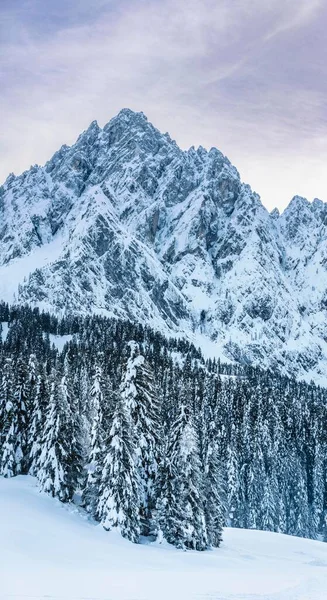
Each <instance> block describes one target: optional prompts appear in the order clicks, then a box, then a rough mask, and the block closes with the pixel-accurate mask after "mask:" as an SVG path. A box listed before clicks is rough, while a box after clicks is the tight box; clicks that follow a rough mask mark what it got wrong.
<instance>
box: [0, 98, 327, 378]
mask: <svg viewBox="0 0 327 600" xmlns="http://www.w3.org/2000/svg"><path fill="white" fill-rule="evenodd" d="M326 215H327V207H326V204H324V203H323V202H322V201H320V200H317V199H316V200H315V201H314V202H313V203H312V204H310V203H309V202H308V201H307V200H306V199H304V198H301V197H298V196H296V197H294V198H293V200H292V201H291V203H290V205H289V206H288V208H287V209H286V210H285V211H284V213H283V214H282V215H279V213H278V211H273V212H272V213H271V214H269V213H268V211H267V210H266V209H265V207H264V206H263V205H262V203H261V201H260V198H259V196H258V195H257V194H256V193H255V192H253V191H252V190H251V188H250V187H249V186H248V185H245V184H243V183H242V182H241V180H240V176H239V173H238V171H237V169H236V168H235V167H234V166H233V165H232V164H231V163H230V161H229V160H228V159H227V158H226V157H225V156H224V155H223V154H222V153H221V152H220V151H219V150H217V149H215V148H212V149H211V150H210V151H207V150H205V149H204V148H201V147H200V148H198V149H194V148H190V149H189V150H188V151H182V150H181V149H180V148H179V147H178V146H177V144H176V143H175V142H174V141H173V140H172V139H171V138H170V137H169V135H168V134H162V133H160V132H159V131H158V130H157V129H156V128H155V127H153V125H151V123H149V122H148V121H147V119H146V117H145V115H144V114H143V113H134V112H133V111H131V110H128V109H124V110H122V111H121V112H120V113H119V114H118V115H117V116H116V117H115V118H113V119H112V120H111V121H110V122H109V123H108V124H107V125H106V126H105V127H104V128H103V129H101V128H100V127H99V126H98V124H97V123H96V122H93V123H92V124H91V125H90V127H89V128H88V129H87V131H85V132H83V133H82V134H81V135H80V136H79V138H78V140H77V142H76V143H75V144H74V145H73V146H71V147H67V146H62V148H61V149H60V150H59V151H58V152H56V153H55V155H54V156H53V157H52V158H51V160H49V162H47V163H46V165H45V166H44V167H39V166H34V167H32V168H31V169H30V170H29V171H26V172H25V173H23V174H22V175H20V176H18V177H16V176H14V175H13V174H12V175H10V176H9V177H8V178H7V181H6V182H5V184H4V185H3V186H2V187H1V188H0V222H1V226H0V299H3V300H6V301H8V302H10V303H13V301H15V302H18V303H20V304H22V303H25V302H28V303H30V304H32V305H38V306H40V307H41V308H46V309H47V310H50V311H55V312H57V313H61V314H62V313H63V312H65V313H67V312H73V313H80V314H81V313H83V314H89V313H101V314H104V315H107V316H112V315H114V316H116V317H119V318H123V319H130V320H132V321H134V322H141V323H143V324H144V323H146V324H149V325H151V326H152V327H154V328H156V329H157V330H160V331H161V332H163V333H165V334H166V335H167V333H169V334H172V333H173V334H176V335H184V336H186V337H188V338H189V339H191V340H192V341H194V342H195V343H196V345H201V347H202V349H203V350H204V352H206V354H207V355H211V356H216V357H217V356H220V357H223V358H224V359H230V360H234V361H239V362H242V363H251V364H254V365H260V366H261V367H272V368H275V369H278V370H280V371H282V372H283V373H284V374H288V375H294V376H297V377H299V378H305V379H306V380H308V381H310V379H311V378H313V379H314V380H315V381H316V382H318V383H322V384H326V381H327V343H326V340H327V319H326V308H327V304H326V298H327V273H326V264H327V263H326V239H327V229H326Z"/></svg>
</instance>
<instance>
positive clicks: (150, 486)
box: [0, 304, 327, 550]
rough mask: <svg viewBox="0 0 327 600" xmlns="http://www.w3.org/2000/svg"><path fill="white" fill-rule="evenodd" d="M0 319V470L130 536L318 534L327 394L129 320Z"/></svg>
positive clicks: (21, 311)
mask: <svg viewBox="0 0 327 600" xmlns="http://www.w3.org/2000/svg"><path fill="white" fill-rule="evenodd" d="M0 322H3V323H7V324H8V334H7V335H6V336H4V335H3V336H2V338H1V336H0V474H1V475H3V476H5V477H12V476H15V475H17V474H20V473H30V474H32V475H35V476H36V477H37V478H38V480H39V482H40V485H41V487H42V489H43V490H45V491H47V492H48V493H50V494H52V495H54V496H56V497H58V498H60V499H61V500H62V501H72V500H73V498H74V494H81V495H82V502H83V504H84V506H85V508H86V509H87V510H88V511H89V513H90V514H91V515H92V516H93V517H94V518H95V519H98V520H99V521H100V522H101V523H102V524H103V525H104V526H105V527H106V528H107V529H111V528H113V527H117V528H119V530H120V531H121V533H122V535H124V536H125V537H127V538H129V539H131V540H133V541H134V542H137V541H139V536H140V535H151V536H152V538H153V537H154V536H156V535H160V536H164V538H165V539H166V540H167V541H169V542H171V543H173V544H175V545H176V546H179V547H182V548H194V549H198V550H202V549H204V548H207V547H210V546H218V545H219V544H220V541H221V534H222V527H223V525H224V524H228V525H231V526H235V527H247V528H259V529H266V530H272V531H281V532H285V533H290V534H292V535H298V536H304V537H310V538H313V539H315V538H318V537H319V536H322V537H323V538H324V539H325V540H327V534H326V531H327V526H326V522H327V510H326V509H327V452H326V450H327V448H326V446H327V426H326V425H327V392H326V390H324V389H322V388H320V387H317V386H315V385H314V384H313V383H311V384H305V383H301V382H297V381H295V380H293V379H291V378H287V377H283V376H281V375H280V374H278V373H272V372H269V371H267V372H264V371H261V370H259V369H256V368H253V367H251V366H242V365H231V364H229V365H225V364H222V363H221V362H220V361H219V360H218V361H216V360H212V359H210V360H207V361H206V360H204V358H203V357H202V355H201V353H200V351H199V350H198V349H196V348H195V347H194V346H193V345H192V344H190V343H189V342H187V341H186V340H179V339H166V338H165V337H164V336H163V335H161V334H160V333H158V332H155V331H153V330H151V329H149V328H147V327H144V326H142V325H139V324H135V323H130V322H122V321H119V320H114V319H107V318H104V317H99V316H92V317H87V318H82V317H77V316H69V315H66V316H65V318H63V319H59V318H57V317H54V316H52V315H49V314H47V313H41V312H40V311H39V310H38V309H31V308H29V307H9V306H7V305H5V304H0ZM62 335H66V336H67V335H69V336H70V337H69V341H68V342H67V343H66V344H65V346H64V347H63V348H62V349H61V350H58V348H57V347H56V344H54V342H55V341H56V337H55V336H62ZM1 339H2V341H1ZM59 339H60V338H59Z"/></svg>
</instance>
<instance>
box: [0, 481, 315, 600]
mask: <svg viewBox="0 0 327 600" xmlns="http://www.w3.org/2000/svg"><path fill="white" fill-rule="evenodd" d="M0 532H1V544H0V581H1V588H0V597H1V599H2V600H9V598H16V599H17V600H25V598H33V599H34V600H41V599H42V598H53V599H55V600H64V599H68V598H69V600H82V599H83V600H91V599H92V600H95V599H96V600H132V599H133V600H167V599H168V598H169V599H170V600H192V599H194V600H195V599H198V600H200V599H201V600H204V599H207V600H208V599H209V598H210V599H211V600H232V599H233V600H236V599H237V600H245V599H246V600H259V599H262V600H325V598H326V589H327V544H324V543H323V542H316V541H312V540H306V539H301V538H295V537H290V536H285V535H282V534H276V533H268V532H262V531H248V530H241V529H226V530H225V532H224V542H223V544H222V546H221V548H219V549H217V550H214V551H207V552H203V553H199V552H183V551H181V550H176V549H175V548H173V547H169V546H167V545H166V546H164V545H159V544H151V545H134V544H131V543H130V542H128V541H126V540H124V539H123V538H121V537H120V536H118V535H115V534H114V533H112V532H111V533H107V532H105V531H104V530H103V529H102V528H101V527H100V526H96V525H94V524H93V523H91V522H89V521H87V519H86V518H83V515H81V514H79V513H78V511H77V509H76V508H75V509H74V508H73V507H70V506H67V505H63V504H60V503H59V501H57V500H53V499H52V498H50V497H48V496H45V495H41V494H40V493H38V491H37V489H36V487H35V480H34V479H33V478H31V477H24V476H19V477H16V478H14V479H10V480H6V479H2V478H0Z"/></svg>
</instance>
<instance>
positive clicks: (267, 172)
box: [0, 0, 327, 208]
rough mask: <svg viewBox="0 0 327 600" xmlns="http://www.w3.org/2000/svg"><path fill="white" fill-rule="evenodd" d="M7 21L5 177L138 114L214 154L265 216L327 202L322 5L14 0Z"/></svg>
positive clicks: (4, 12)
mask: <svg viewBox="0 0 327 600" xmlns="http://www.w3.org/2000/svg"><path fill="white" fill-rule="evenodd" d="M1 23H2V32H0V39H1V40H2V41H1V46H0V51H1V58H0V63H1V64H0V73H1V91H2V94H1V114H2V115H3V127H2V130H1V138H0V150H1V154H2V160H1V171H0V179H4V178H5V177H6V175H7V174H8V172H10V171H15V172H19V171H21V170H23V169H24V168H27V167H28V166H29V165H30V164H31V163H35V162H41V163H42V162H44V161H45V160H47V158H49V156H50V155H51V154H52V153H53V152H54V151H55V150H56V149H57V148H58V147H59V146H60V145H61V144H62V143H72V142H73V141H74V139H75V138H76V137H77V135H78V133H79V132H80V131H81V130H82V129H84V128H85V127H87V126H88V124H89V122H91V121H92V120H93V119H98V120H99V122H100V124H102V125H103V124H104V123H105V122H107V121H108V120H109V119H110V118H111V117H112V116H114V114H115V113H116V112H118V110H119V109H120V108H122V107H123V106H129V107H130V108H133V109H136V110H143V111H144V112H145V113H146V114H147V116H148V117H149V119H150V120H152V121H153V123H154V124H155V125H156V126H157V127H159V128H160V129H162V130H164V131H166V130H168V131H169V132H170V134H171V135H172V137H174V138H175V139H176V140H177V142H178V143H179V144H180V145H181V146H182V147H188V146H190V145H192V144H194V145H198V144H202V145H203V146H217V147H218V148H219V149H220V150H222V151H223V152H224V153H225V154H227V155H228V156H229V158H230V159H231V160H232V161H233V162H234V163H235V165H236V166H237V168H238V169H239V170H240V172H241V175H242V177H243V179H244V180H245V181H248V182H249V183H250V184H251V185H252V186H253V187H254V189H255V190H256V191H258V193H260V194H261V196H262V200H263V202H264V203H265V204H266V205H267V206H268V207H269V208H272V207H273V206H275V205H277V206H279V207H283V206H285V204H286V203H287V202H288V201H289V199H290V198H291V197H292V195H294V194H295V193H298V194H302V195H307V196H308V197H309V199H311V198H312V197H314V196H319V197H321V198H322V199H325V200H327V198H326V193H325V190H326V184H327V175H325V172H324V171H325V168H324V165H325V162H326V158H327V143H326V129H327V126H326V106H325V97H326V91H327V90H326V87H327V83H326V82H327V77H326V70H327V67H326V66H325V64H324V57H325V56H326V41H325V28H326V25H327V10H326V7H325V5H324V3H323V2H318V1H317V0H312V1H311V2H310V3H308V2H307V1H306V0H270V2H269V3H268V2H262V1H259V0H233V1H230V0H229V1H227V0H218V1H217V0H188V1H186V0H179V2H175V1H173V0H162V1H160V2H159V0H142V1H136V0H134V1H132V0H129V1H128V0H123V1H121V2H117V1H116V2H115V1H112V2H108V1H105V0H98V1H97V2H95V3H92V5H91V4H90V3H89V2H87V1H86V0H75V1H74V2H70V3H66V2H64V1H63V0H60V1H59V2H56V3H51V5H49V4H48V3H44V2H42V1H41V0H17V1H16V2H15V3H12V2H11V1H9V0H4V1H3V2H2V5H1Z"/></svg>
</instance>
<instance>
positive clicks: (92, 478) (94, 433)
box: [82, 364, 104, 514]
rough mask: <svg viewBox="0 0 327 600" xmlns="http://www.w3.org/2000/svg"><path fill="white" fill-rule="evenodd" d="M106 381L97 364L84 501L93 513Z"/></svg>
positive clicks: (92, 387)
mask: <svg viewBox="0 0 327 600" xmlns="http://www.w3.org/2000/svg"><path fill="white" fill-rule="evenodd" d="M103 388H104V382H103V377H102V369H101V367H100V365H99V364H97V365H96V367H95V371H94V374H93V381H92V386H91V390H90V395H91V399H90V402H89V405H90V416H91V432H90V448H89V456H88V464H87V475H86V480H85V487H84V490H83V497H82V502H83V506H84V507H85V508H86V510H87V511H88V512H90V513H92V514H95V512H96V506H97V497H98V491H99V489H98V488H99V477H100V474H101V469H100V464H101V458H102V454H103V438H104V432H103V424H102V407H103V402H104V389H103Z"/></svg>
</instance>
